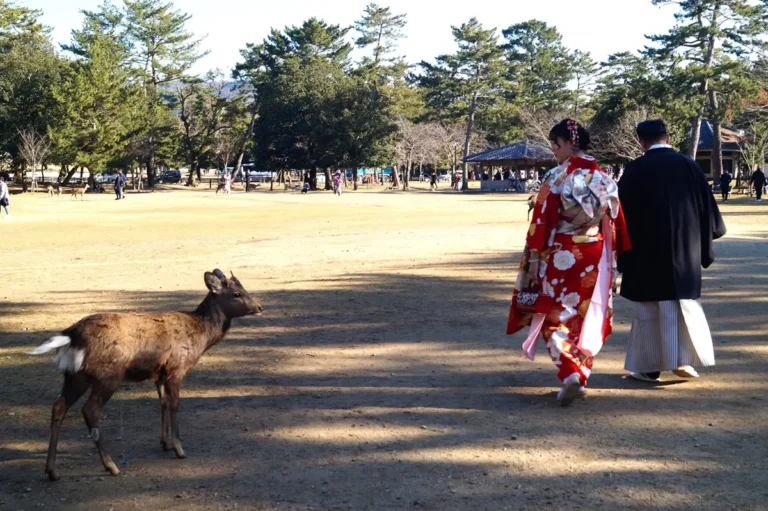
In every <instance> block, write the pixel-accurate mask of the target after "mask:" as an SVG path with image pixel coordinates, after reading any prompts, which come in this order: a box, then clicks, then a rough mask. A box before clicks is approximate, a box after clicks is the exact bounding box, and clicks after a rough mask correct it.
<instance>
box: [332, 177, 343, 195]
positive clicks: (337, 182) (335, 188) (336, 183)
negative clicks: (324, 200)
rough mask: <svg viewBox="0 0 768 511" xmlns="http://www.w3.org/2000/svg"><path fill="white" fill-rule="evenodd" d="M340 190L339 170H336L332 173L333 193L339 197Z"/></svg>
mask: <svg viewBox="0 0 768 511" xmlns="http://www.w3.org/2000/svg"><path fill="white" fill-rule="evenodd" d="M341 191H342V190H341V172H340V171H338V170H337V171H336V173H335V174H334V175H333V193H334V195H338V196H339V197H341Z"/></svg>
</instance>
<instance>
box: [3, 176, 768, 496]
mask: <svg viewBox="0 0 768 511" xmlns="http://www.w3.org/2000/svg"><path fill="white" fill-rule="evenodd" d="M525 199H526V196H524V195H503V194H495V195H492V194H479V193H477V194H464V195H462V194H458V193H455V192H450V191H441V192H438V193H428V192H412V193H393V192H383V191H377V190H376V189H372V190H369V191H367V192H362V193H347V194H345V195H344V196H343V197H341V198H338V197H335V196H333V195H332V194H331V193H327V192H326V193H316V194H310V195H306V196H305V195H300V194H292V193H288V194H283V193H281V192H275V193H272V194H270V193H263V192H261V193H251V194H245V193H242V192H240V193H235V194H233V195H231V196H229V197H224V196H215V195H214V194H213V193H212V192H210V191H208V190H205V189H200V190H196V191H172V192H156V193H146V194H141V195H136V194H129V196H128V199H126V200H124V201H121V202H116V201H114V200H113V196H112V195H110V194H103V195H93V194H87V195H86V196H85V200H84V201H82V202H75V201H70V200H69V198H67V197H63V198H61V199H58V200H57V199H49V198H47V197H43V196H37V197H20V196H13V197H12V213H13V216H12V217H11V219H6V218H0V238H1V239H2V253H3V255H4V257H3V269H2V271H1V272H0V273H2V287H0V300H1V302H2V303H0V388H1V389H2V391H1V392H0V397H1V399H0V509H99V510H102V509H103V510H109V509H114V510H123V509H184V510H192V509H234V508H239V509H243V508H245V509H263V510H294V509H296V510H299V509H301V510H304V509H328V510H346V509H352V510H362V509H377V510H378V509H386V510H389V509H431V510H449V509H467V510H480V509H487V510H501V509H643V510H644V509H713V510H721V509H738V510H747V509H768V485H766V482H767V481H768V452H767V444H766V429H767V428H768V426H766V424H768V410H767V408H766V405H768V380H767V379H766V376H765V367H766V362H768V347H766V343H765V333H766V329H765V327H764V324H765V323H764V321H765V316H766V302H767V301H768V298H766V292H765V290H766V284H768V259H767V258H766V256H768V243H766V239H768V206H760V205H755V204H754V203H752V202H749V201H748V200H747V199H746V198H743V199H736V200H733V201H732V202H731V203H729V204H728V205H727V206H726V207H725V208H724V212H725V214H726V222H727V224H728V227H729V230H730V232H729V236H728V237H727V238H726V239H724V240H722V241H720V242H718V245H717V255H718V261H717V263H716V264H715V266H714V267H713V268H712V269H711V270H710V271H708V272H707V273H706V282H705V289H706V291H705V293H706V296H705V298H704V308H705V310H706V311H707V313H708V315H709V318H710V321H711V326H712V329H713V332H714V337H715V343H716V346H715V350H716V355H717V358H718V365H717V367H715V368H713V369H709V370H705V371H702V374H703V376H702V378H701V379H700V380H698V381H693V382H684V383H683V382H681V381H679V380H678V379H676V378H675V377H674V376H672V375H664V381H663V383H662V384H660V385H650V384H642V383H639V382H633V381H630V380H627V379H626V377H625V373H624V371H623V369H622V367H623V355H624V348H625V344H626V341H627V337H628V332H629V323H630V317H631V312H632V305H631V304H630V303H628V302H626V301H625V300H623V299H619V300H617V304H616V309H617V316H616V325H615V332H616V333H615V335H614V337H612V339H611V340H610V342H609V344H608V345H607V346H606V348H605V350H604V351H603V353H602V354H601V356H600V357H599V358H598V360H597V362H596V367H595V374H594V376H593V378H592V379H591V381H590V394H589V397H588V399H587V400H585V401H579V402H577V403H575V404H574V406H572V407H571V408H567V409H563V408H561V407H559V406H557V405H556V403H555V391H556V389H557V384H558V382H557V381H556V379H555V373H554V370H553V366H552V365H551V363H550V362H549V361H548V358H547V357H545V356H540V357H539V358H537V360H536V361H535V362H530V361H528V360H526V359H525V357H524V356H523V354H522V352H521V350H520V344H521V342H522V338H521V337H522V336H521V335H518V336H515V337H507V336H505V335H504V327H505V321H506V311H507V306H508V300H509V295H510V292H511V283H512V279H513V277H514V273H515V267H516V264H517V258H518V254H519V251H520V249H521V245H522V240H523V233H524V231H525V228H526V222H525V216H526V206H525ZM216 267H219V268H221V269H223V270H226V271H228V270H232V271H234V272H235V274H236V275H237V276H238V277H239V278H240V280H241V281H242V282H243V284H244V285H245V286H246V288H248V289H249V290H250V291H251V292H252V293H254V294H257V295H258V296H259V297H260V298H261V299H262V301H263V303H264V306H265V308H266V313H265V315H264V316H262V317H259V318H248V319H242V320H236V322H235V326H234V328H233V329H232V331H231V333H230V335H229V337H228V338H227V339H226V340H225V342H223V343H222V344H220V345H219V346H216V347H215V348H213V349H212V350H211V351H209V353H208V354H206V355H205V356H204V357H203V358H202V359H201V361H200V362H199V364H198V365H197V367H196V368H195V369H194V370H193V371H192V372H191V373H190V375H189V376H188V377H187V379H186V380H185V386H184V388H183V389H182V412H181V426H182V437H183V441H184V447H185V450H186V452H187V454H188V455H189V458H188V459H186V460H178V459H175V458H174V457H173V455H172V453H164V452H163V451H162V450H161V448H160V444H159V442H158V439H159V429H160V414H159V406H158V404H157V400H156V394H155V391H154V386H153V385H152V384H151V383H144V384H137V385H130V386H126V387H125V389H124V390H123V391H121V392H119V393H118V394H116V396H115V397H114V398H113V399H112V401H110V402H109V404H108V405H107V407H106V409H105V421H104V423H103V428H102V431H103V434H104V435H105V437H106V439H107V444H108V446H109V449H110V450H111V453H112V456H113V458H115V460H116V462H118V464H119V465H120V468H121V470H122V474H121V475H120V476H118V477H111V476H109V475H107V474H106V473H105V472H104V471H103V469H102V467H101V464H100V462H99V460H98V455H97V453H96V449H95V447H94V446H93V444H92V442H91V440H90V438H89V437H88V436H87V430H86V428H85V425H84V423H83V420H82V417H81V415H80V412H79V408H80V406H79V405H78V406H75V407H74V408H73V409H72V410H70V413H69V414H68V417H67V420H66V421H65V423H64V426H63V428H62V438H61V442H60V444H59V469H60V473H61V476H62V478H61V480H60V481H59V482H57V483H50V482H48V481H47V479H46V478H45V476H44V475H43V466H44V462H45V452H46V448H47V440H48V423H49V418H50V406H51V404H52V403H53V401H54V399H55V398H56V396H57V394H58V392H59V390H60V385H61V383H60V382H61V376H60V375H59V374H58V373H57V372H56V370H55V368H54V367H53V365H52V363H51V358H50V357H49V356H45V357H35V358H33V357H29V356H27V355H26V354H25V352H26V351H28V350H29V349H30V348H32V347H34V346H36V345H38V344H39V343H40V342H41V341H42V340H44V339H45V338H46V336H48V335H50V334H52V333H55V332H57V331H59V330H61V329H63V328H65V327H67V326H68V325H70V324H71V323H73V322H74V321H76V320H78V319H79V318H80V317H82V316H84V315H86V314H90V313H93V312H97V311H112V310H121V311H133V310H170V309H177V308H180V309H191V308H193V307H194V306H195V305H196V304H197V303H198V302H199V301H200V300H201V299H202V297H203V296H204V294H205V288H204V285H203V278H202V276H203V272H204V271H206V270H212V269H213V268H216Z"/></svg>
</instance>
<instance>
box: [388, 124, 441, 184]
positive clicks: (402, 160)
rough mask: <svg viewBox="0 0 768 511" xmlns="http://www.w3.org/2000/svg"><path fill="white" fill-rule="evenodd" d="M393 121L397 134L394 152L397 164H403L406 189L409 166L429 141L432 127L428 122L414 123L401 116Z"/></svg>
mask: <svg viewBox="0 0 768 511" xmlns="http://www.w3.org/2000/svg"><path fill="white" fill-rule="evenodd" d="M395 122H396V124H397V129H398V135H399V137H398V140H397V142H396V144H395V154H396V156H397V160H398V166H399V165H400V164H402V165H404V166H405V172H404V173H403V190H407V189H408V181H409V178H410V172H411V167H412V166H413V163H414V161H415V160H416V159H417V157H418V155H419V154H421V152H423V151H424V150H425V149H426V147H427V146H428V145H429V144H430V143H431V142H430V138H431V137H432V129H431V126H430V125H428V124H415V123H413V122H411V121H409V120H408V119H406V118H405V117H402V116H400V117H398V119H397V120H396V121H395ZM422 161H423V160H422Z"/></svg>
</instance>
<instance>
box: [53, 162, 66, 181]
mask: <svg viewBox="0 0 768 511" xmlns="http://www.w3.org/2000/svg"><path fill="white" fill-rule="evenodd" d="M68 173H69V166H68V165H64V164H62V165H61V168H60V169H59V177H57V178H56V182H57V183H61V180H62V179H63V178H66V177H67V174H68Z"/></svg>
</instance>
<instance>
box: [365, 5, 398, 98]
mask: <svg viewBox="0 0 768 511" xmlns="http://www.w3.org/2000/svg"><path fill="white" fill-rule="evenodd" d="M405 18H406V15H405V14H392V11H391V10H390V8H389V7H380V6H379V5H377V4H375V3H371V4H368V5H367V6H366V7H365V12H364V13H363V17H362V18H361V19H360V20H358V21H356V22H355V29H356V30H357V31H358V32H359V33H360V37H359V38H358V39H357V41H356V44H357V47H358V48H363V49H364V48H368V47H371V48H372V57H365V58H364V59H363V61H362V63H361V64H360V68H359V71H360V72H361V73H362V74H363V75H364V76H365V77H366V78H367V79H368V80H369V81H373V82H374V83H375V84H377V85H378V84H380V83H386V82H387V81H388V79H389V78H390V77H392V76H394V77H402V75H403V73H404V71H405V68H406V66H405V64H404V62H403V58H402V57H398V56H395V57H392V56H391V55H392V54H393V53H394V52H395V51H396V50H397V41H398V40H399V39H402V38H403V37H405V35H404V34H403V32H402V30H403V28H405V26H406V24H407V22H406V19H405Z"/></svg>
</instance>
